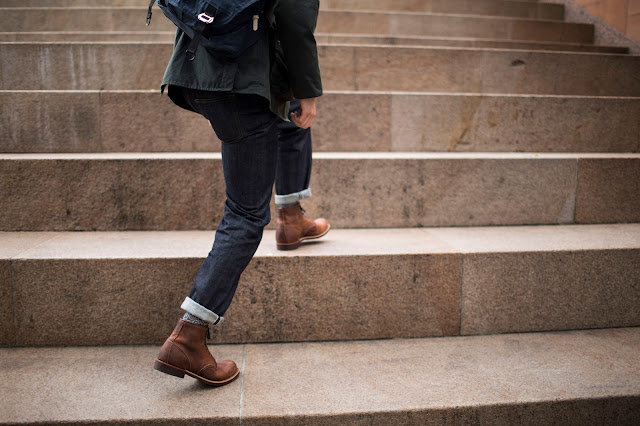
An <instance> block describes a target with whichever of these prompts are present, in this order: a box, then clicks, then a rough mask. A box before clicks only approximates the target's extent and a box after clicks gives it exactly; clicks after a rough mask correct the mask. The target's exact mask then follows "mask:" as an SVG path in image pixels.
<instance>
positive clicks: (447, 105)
mask: <svg viewBox="0 0 640 426" xmlns="http://www.w3.org/2000/svg"><path fill="white" fill-rule="evenodd" d="M391 106H392V107H391V111H392V112H391V114H392V116H391V140H392V148H391V149H392V150H393V151H475V152H483V151H484V152H488V151H504V152H518V151H520V152H522V151H526V152H536V151H537V152H585V151H587V152H637V151H638V149H639V147H638V134H639V132H640V120H638V119H637V117H639V116H640V103H639V102H638V100H637V99H635V98H634V99H626V98H600V97H593V98H583V97H549V96H501V95H485V96H481V95H457V94H424V95H418V94H411V95H402V94H396V95H392V96H391ZM614 135H615V136H614Z"/></svg>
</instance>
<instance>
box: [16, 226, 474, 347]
mask: <svg viewBox="0 0 640 426" xmlns="http://www.w3.org/2000/svg"><path fill="white" fill-rule="evenodd" d="M398 235H401V236H402V238H399V237H398ZM212 241H213V233H211V232H199V233H193V232H187V233H179V234H175V233H173V234H172V233H124V235H123V233H97V234H95V233H82V234H73V233H72V234H62V235H61V236H60V237H59V238H57V239H56V240H53V241H52V242H51V244H43V245H41V246H40V247H38V249H37V250H33V251H30V252H28V256H24V257H23V258H19V259H14V261H13V270H14V275H15V280H14V284H15V300H16V312H17V315H18V316H17V321H16V325H17V344H18V345H20V346H25V345H26V346H42V345H100V344H135V343H160V342H162V340H163V339H164V338H166V336H164V333H165V329H166V328H170V327H171V324H172V323H174V322H175V320H176V318H178V317H179V309H178V307H179V306H180V303H181V302H182V300H183V299H184V297H185V295H187V294H188V291H189V288H190V286H191V283H192V280H193V277H194V276H195V273H196V271H197V268H198V267H199V265H200V263H201V262H202V258H203V257H204V256H206V253H207V252H208V250H209V247H210V245H211V243H212ZM383 242H385V243H384V244H383ZM274 246H275V244H274V234H273V232H268V233H267V234H266V235H265V238H264V241H263V244H262V246H261V248H260V250H259V251H258V253H257V257H256V258H255V259H254V260H253V261H252V263H251V264H250V265H249V267H248V269H247V270H246V271H245V273H244V274H243V276H242V281H241V284H240V286H239V289H238V292H237V294H236V297H235V299H234V305H235V306H236V308H235V309H234V308H233V307H232V308H231V309H230V310H229V312H228V313H227V315H226V316H225V317H226V319H227V321H226V322H225V323H223V325H222V326H221V327H217V328H216V330H217V331H216V333H214V339H215V340H216V341H221V342H222V341H223V342H247V341H252V342H262V341H300V340H336V339H362V338H383V337H424V336H442V335H452V334H457V330H458V324H459V318H458V306H459V300H458V297H459V285H460V270H461V263H460V262H461V258H460V256H459V255H457V254H456V253H452V250H451V249H450V248H449V247H448V246H447V245H446V244H443V243H441V242H439V241H437V240H435V241H431V240H430V239H429V238H428V236H427V235H425V234H424V233H421V232H413V231H410V230H406V231H400V234H398V231H385V230H378V231H373V230H372V231H371V232H370V233H369V235H368V234H367V233H363V232H354V231H332V232H331V233H330V235H328V236H327V237H325V238H324V239H323V240H322V241H319V242H317V243H315V244H308V245H307V246H305V248H304V249H300V250H298V251H296V252H292V253H281V252H277V251H276V250H275V247H274ZM425 253H429V255H428V256H425V255H424V254H425ZM87 306H91V309H90V310H89V311H87V309H86V307H87ZM53 307H55V309H53ZM329 313H330V316H331V321H330V322H329V323H326V324H325V323H323V322H321V321H318V318H320V317H325V316H327V315H328V314H329ZM78 321H82V326H78V324H77V323H78ZM132 322H135V323H136V327H135V328H131V327H128V324H131V323H132ZM227 324H228V325H227ZM257 324H260V326H259V327H256V325H257ZM161 325H163V326H164V327H162V326H161Z"/></svg>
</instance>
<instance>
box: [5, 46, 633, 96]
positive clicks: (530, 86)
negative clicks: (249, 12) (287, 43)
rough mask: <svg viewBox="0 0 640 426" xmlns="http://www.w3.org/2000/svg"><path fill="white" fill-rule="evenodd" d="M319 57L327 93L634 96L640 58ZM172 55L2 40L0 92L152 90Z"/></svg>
mask: <svg viewBox="0 0 640 426" xmlns="http://www.w3.org/2000/svg"><path fill="white" fill-rule="evenodd" d="M318 53H319V56H320V68H321V71H322V74H323V85H324V89H325V90H358V91H363V90H364V91H366V90H375V91H421V92H425V91H427V92H429V91H431V92H470V93H511V94H556V95H585V96H589V95H605V96H625V97H629V96H639V95H640V81H638V80H637V79H635V78H634V76H635V75H637V74H638V71H640V56H627V55H601V54H588V53H571V54H568V53H561V52H524V51H511V50H507V51H500V50H473V49H460V48H435V47H433V48H428V47H394V46H377V47H373V46H362V45H360V46H356V45H354V46H336V45H333V46H329V45H325V46H319V49H318ZM170 55H171V44H170V43H166V44H165V43H145V44H141V43H71V44H69V43H52V44H37V43H36V44H28V43H27V44H21V43H3V44H0V57H1V58H2V59H3V61H4V63H7V64H10V66H5V67H3V68H2V69H0V72H1V73H2V80H0V89H2V90H7V89H11V90H34V89H38V90H125V89H126V90H143V89H146V90H158V82H159V81H161V79H162V75H163V72H164V68H165V66H166V63H167V62H168V59H169V56H170ZM18 70H19V71H20V72H18Z"/></svg>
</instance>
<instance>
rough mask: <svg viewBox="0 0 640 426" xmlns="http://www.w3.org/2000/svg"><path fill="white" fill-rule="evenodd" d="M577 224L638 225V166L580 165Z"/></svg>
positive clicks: (629, 162) (588, 162) (626, 163)
mask: <svg viewBox="0 0 640 426" xmlns="http://www.w3.org/2000/svg"><path fill="white" fill-rule="evenodd" d="M578 170H579V174H578V194H579V195H578V198H577V200H576V222H578V223H595V222H599V223H600V222H611V223H616V222H640V163H638V162H636V161H633V160H631V159H627V160H621V161H619V162H617V164H616V165H615V166H614V165H613V164H605V163H601V162H598V161H594V160H593V159H583V160H580V162H579V167H578Z"/></svg>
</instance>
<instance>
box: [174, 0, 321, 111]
mask: <svg viewBox="0 0 640 426" xmlns="http://www.w3.org/2000/svg"><path fill="white" fill-rule="evenodd" d="M276 2H277V3H276V5H275V8H274V15H275V20H276V26H277V31H276V32H271V33H270V36H269V37H264V38H263V39H261V40H258V42H257V43H256V44H254V45H253V46H251V47H250V48H249V49H247V51H246V52H245V53H244V54H243V55H242V56H241V57H240V59H238V60H237V61H236V62H229V61H226V60H225V59H224V58H221V57H219V56H216V55H214V54H212V53H210V52H209V51H207V50H206V49H205V48H204V47H202V46H199V47H198V50H197V52H196V58H195V59H194V60H193V61H189V60H188V59H187V58H186V55H185V51H186V50H187V46H188V44H189V41H190V39H189V37H188V36H186V35H185V34H184V33H183V32H182V31H181V30H177V32H176V38H175V43H174V49H173V55H172V57H171V60H170V61H169V65H168V66H167V69H166V71H165V74H164V78H163V79H162V90H164V88H165V86H169V91H168V92H169V97H171V99H172V100H173V101H174V102H175V103H176V104H177V105H179V106H181V107H183V108H186V109H190V107H189V106H188V105H186V104H184V102H182V101H181V99H180V97H177V96H172V89H171V86H181V87H188V88H192V89H200V90H211V91H229V92H233V93H245V94H256V95H260V96H263V97H265V98H267V99H269V100H270V101H271V110H272V111H274V112H275V113H277V114H278V115H280V116H281V117H282V118H284V119H287V113H288V102H286V101H287V100H288V99H290V96H291V94H292V95H293V96H295V97H297V98H299V99H304V98H315V97H318V96H321V95H322V81H321V79H320V69H319V67H318V52H317V47H316V41H315V37H314V36H313V32H314V30H315V27H316V21H317V19H318V7H319V1H318V0H276ZM261 24H262V23H261Z"/></svg>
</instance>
